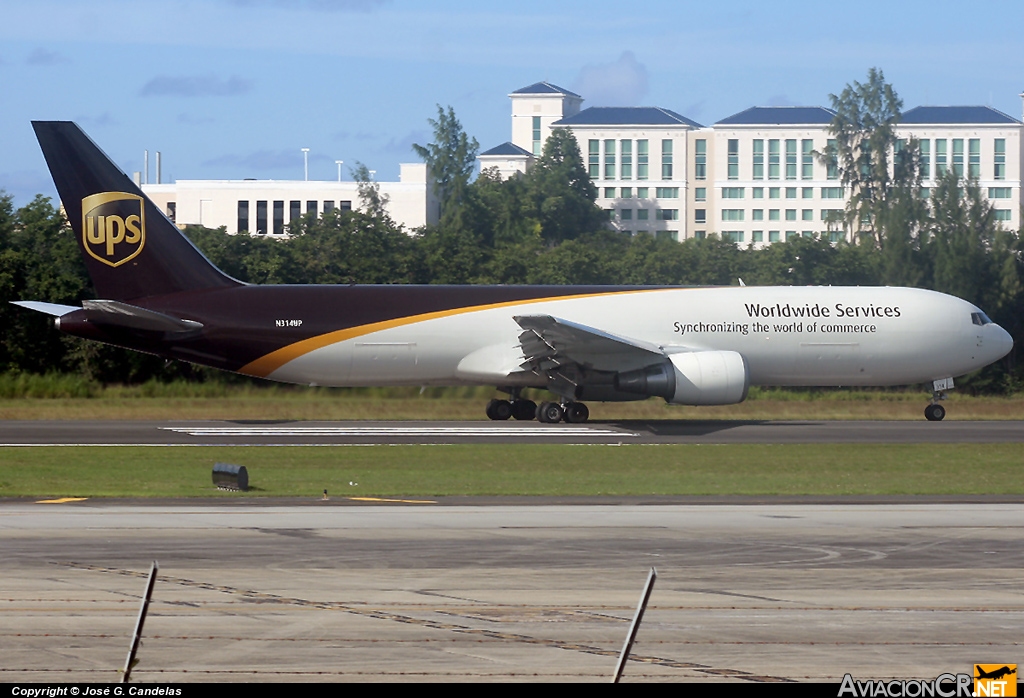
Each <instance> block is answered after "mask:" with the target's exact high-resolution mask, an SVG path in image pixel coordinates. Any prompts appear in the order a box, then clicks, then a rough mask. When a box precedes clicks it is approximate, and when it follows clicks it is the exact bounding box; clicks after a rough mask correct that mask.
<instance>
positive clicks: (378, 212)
mask: <svg viewBox="0 0 1024 698" xmlns="http://www.w3.org/2000/svg"><path fill="white" fill-rule="evenodd" d="M350 171H351V173H352V179H353V180H355V181H356V182H357V185H356V189H357V190H358V192H359V202H360V203H361V204H362V206H363V211H365V212H366V213H367V214H368V215H369V216H371V217H373V218H381V219H385V218H386V219H387V220H388V221H389V222H390V225H395V223H394V221H391V218H390V216H388V213H387V205H388V202H389V201H390V200H391V197H389V196H388V195H387V194H381V193H380V184H378V183H377V182H376V181H375V180H374V179H373V177H372V176H371V175H370V170H369V169H367V167H366V165H364V164H363V163H361V162H357V163H356V167H355V169H353V170H350Z"/></svg>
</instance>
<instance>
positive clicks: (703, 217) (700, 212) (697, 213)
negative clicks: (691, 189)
mask: <svg viewBox="0 0 1024 698" xmlns="http://www.w3.org/2000/svg"><path fill="white" fill-rule="evenodd" d="M693 222H694V223H700V224H701V225H703V224H705V223H707V222H708V210H707V209H706V208H695V209H693Z"/></svg>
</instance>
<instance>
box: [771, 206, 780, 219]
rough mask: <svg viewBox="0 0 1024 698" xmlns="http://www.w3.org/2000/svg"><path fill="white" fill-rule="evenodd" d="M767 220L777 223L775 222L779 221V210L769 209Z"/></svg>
mask: <svg viewBox="0 0 1024 698" xmlns="http://www.w3.org/2000/svg"><path fill="white" fill-rule="evenodd" d="M768 220H770V221H777V220H779V209H777V208H770V209H768Z"/></svg>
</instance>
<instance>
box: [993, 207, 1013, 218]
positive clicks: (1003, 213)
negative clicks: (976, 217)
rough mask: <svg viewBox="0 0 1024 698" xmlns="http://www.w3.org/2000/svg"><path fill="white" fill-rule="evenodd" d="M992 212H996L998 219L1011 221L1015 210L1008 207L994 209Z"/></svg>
mask: <svg viewBox="0 0 1024 698" xmlns="http://www.w3.org/2000/svg"><path fill="white" fill-rule="evenodd" d="M992 213H994V214H995V217H996V220H997V221H1009V220H1012V218H1013V211H1011V210H1010V209H1008V208H996V209H992Z"/></svg>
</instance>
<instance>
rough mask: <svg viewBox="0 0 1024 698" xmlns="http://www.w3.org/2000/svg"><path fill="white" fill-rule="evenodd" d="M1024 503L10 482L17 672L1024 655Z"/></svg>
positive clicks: (795, 672) (486, 673)
mask: <svg viewBox="0 0 1024 698" xmlns="http://www.w3.org/2000/svg"><path fill="white" fill-rule="evenodd" d="M1022 533H1024V508H1022V507H1021V506H1020V505H1019V504H992V503H986V504H956V503H948V504H925V505H919V504H912V503H908V504H895V505H879V504H862V505H849V504H834V503H832V504H827V505H790V504H787V505H774V506H773V505H736V504H726V505H709V506H700V505H659V506H636V505H630V504H622V503H620V504H616V505H579V506H549V505H539V506H509V505H501V504H497V505H490V506H483V505H481V506H475V505H469V506H467V505H457V506H447V505H444V504H440V505H423V506H410V505H394V506H381V505H376V506H363V507H354V506H333V503H330V502H329V503H323V504H322V505H319V504H309V505H306V506H277V505H268V504H266V503H260V502H252V501H247V502H245V503H244V504H243V503H232V504H226V503H223V502H217V503H205V504H203V505H171V504H167V503H152V504H148V505H140V504H132V503H125V502H99V501H95V500H89V501H86V502H72V503H66V504H36V503H31V502H21V503H14V502H4V503H0V548H2V550H3V551H4V561H3V574H2V575H0V604H2V606H0V607H2V608H3V618H4V623H3V625H2V627H0V681H2V682H8V683H10V682H25V681H61V682H68V681H97V682H102V681H114V680H116V679H117V669H118V668H120V666H121V664H122V663H123V661H124V656H125V653H126V652H127V647H128V643H129V636H130V633H131V630H132V627H133V624H134V619H135V614H136V612H137V609H138V604H139V596H140V594H141V593H142V591H143V588H144V583H145V575H146V573H147V572H148V569H149V564H150V561H152V560H154V559H155V560H158V561H159V562H160V573H159V577H158V581H157V585H156V591H155V597H154V603H153V605H152V606H151V607H150V615H149V619H148V621H147V624H146V627H145V632H144V644H143V648H142V651H141V653H140V660H141V661H140V664H139V665H138V667H137V668H136V669H135V674H134V676H133V679H135V680H136V681H138V682H140V683H147V682H158V683H168V682H174V681H280V680H286V681H353V680H354V681H402V680H415V681H538V680H540V681H606V680H608V679H609V677H610V676H611V673H612V671H613V669H614V666H615V658H616V655H617V653H618V651H619V649H620V648H621V646H622V642H623V640H624V638H625V635H626V632H627V629H628V621H629V618H630V617H631V615H632V613H633V610H634V609H635V606H636V603H637V600H638V598H639V594H640V591H641V588H642V585H643V582H644V579H645V578H646V575H647V571H648V569H649V568H650V567H651V566H654V567H656V568H657V570H658V574H659V578H658V580H657V583H656V585H655V588H654V593H653V594H652V597H651V605H650V607H649V608H648V611H647V615H646V616H645V620H644V623H643V625H642V627H641V629H640V633H639V636H638V644H637V646H636V648H635V649H634V659H633V661H631V662H630V663H629V665H628V666H627V668H626V672H625V677H624V680H627V681H691V680H694V681H697V680H699V681H716V682H718V681H742V682H764V681H806V680H811V681H829V682H835V683H836V684H838V682H839V681H840V680H841V678H842V676H843V674H844V673H847V672H849V673H851V674H852V675H853V676H854V677H856V678H858V679H861V680H866V679H869V678H873V679H887V678H922V679H929V678H934V677H935V676H937V675H938V674H940V673H943V672H952V673H957V672H969V671H970V670H971V668H972V667H971V665H972V664H973V663H974V662H982V661H984V662H1006V663H1013V662H1018V661H1019V660H1020V656H1021V643H1022V641H1021V639H1020V628H1021V627H1024V587H1022V586H1021V581H1020V570H1021V568H1022V566H1024V535H1022Z"/></svg>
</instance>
